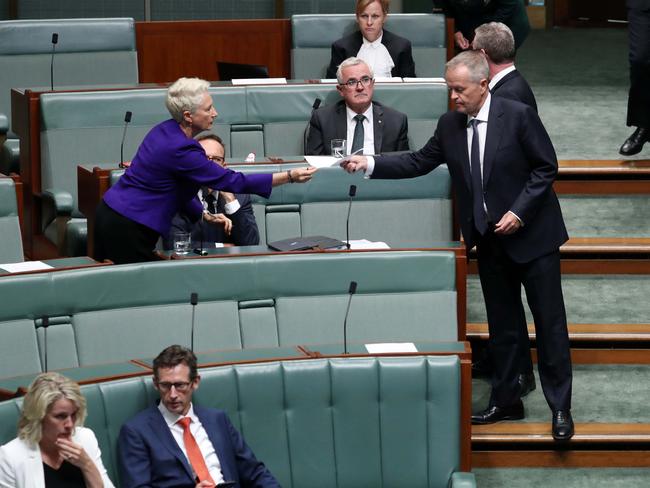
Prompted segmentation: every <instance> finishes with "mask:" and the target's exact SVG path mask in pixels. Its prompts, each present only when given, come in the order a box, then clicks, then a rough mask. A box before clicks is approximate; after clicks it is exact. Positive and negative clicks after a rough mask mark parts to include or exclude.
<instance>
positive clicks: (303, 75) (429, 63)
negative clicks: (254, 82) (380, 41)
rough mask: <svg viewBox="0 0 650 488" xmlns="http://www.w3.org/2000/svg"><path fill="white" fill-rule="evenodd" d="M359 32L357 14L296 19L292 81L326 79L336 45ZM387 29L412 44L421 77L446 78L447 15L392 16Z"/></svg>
mask: <svg viewBox="0 0 650 488" xmlns="http://www.w3.org/2000/svg"><path fill="white" fill-rule="evenodd" d="M352 9H353V6H350V10H352ZM357 29H358V27H357V23H356V18H355V16H354V14H320V15H319V14H316V15H314V14H306V15H292V16H291V77H292V78H295V79H302V80H306V79H312V78H316V79H318V78H324V77H325V72H326V70H327V67H328V66H329V63H330V59H331V47H332V43H333V42H334V41H337V40H338V39H340V38H341V37H343V36H347V35H349V34H351V33H352V32H354V31H355V30H357ZM386 29H387V30H389V31H390V32H392V33H393V34H397V35H398V36H402V37H405V38H406V39H408V40H409V41H411V45H412V48H413V60H414V61H415V74H416V75H417V76H420V77H440V76H443V74H444V71H445V63H446V61H447V47H446V46H447V44H446V28H445V17H444V15H442V14H390V15H389V16H388V19H387V20H386Z"/></svg>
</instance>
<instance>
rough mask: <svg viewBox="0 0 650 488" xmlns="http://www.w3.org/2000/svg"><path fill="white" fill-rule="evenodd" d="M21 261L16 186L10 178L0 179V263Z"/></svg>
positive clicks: (21, 247)
mask: <svg viewBox="0 0 650 488" xmlns="http://www.w3.org/2000/svg"><path fill="white" fill-rule="evenodd" d="M23 260H24V256H23V241H22V237H21V234H20V221H19V219H18V204H17V202H16V185H15V184H14V181H13V180H12V179H11V178H4V177H0V263H18V262H21V261H23Z"/></svg>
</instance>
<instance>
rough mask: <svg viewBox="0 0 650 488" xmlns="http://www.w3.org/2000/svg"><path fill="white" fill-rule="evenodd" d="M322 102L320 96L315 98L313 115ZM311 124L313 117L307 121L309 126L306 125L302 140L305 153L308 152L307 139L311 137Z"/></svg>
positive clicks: (312, 109) (312, 107)
mask: <svg viewBox="0 0 650 488" xmlns="http://www.w3.org/2000/svg"><path fill="white" fill-rule="evenodd" d="M320 104H321V99H320V98H317V99H316V100H314V103H313V104H312V106H311V112H312V115H313V113H314V110H316V109H317V108H318V107H320ZM310 126H311V117H310V118H309V120H308V121H307V127H305V133H304V135H303V141H302V143H303V146H302V147H303V152H304V153H307V139H309V128H310Z"/></svg>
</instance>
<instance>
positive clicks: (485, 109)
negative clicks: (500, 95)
mask: <svg viewBox="0 0 650 488" xmlns="http://www.w3.org/2000/svg"><path fill="white" fill-rule="evenodd" d="M491 102H492V95H491V94H490V92H488V94H487V97H486V99H485V102H483V106H482V107H481V108H480V110H479V111H478V113H477V114H476V117H472V116H471V115H470V116H468V117H467V125H468V126H469V123H470V122H471V121H472V120H474V119H478V120H480V121H481V122H487V121H488V115H489V114H490V103H491Z"/></svg>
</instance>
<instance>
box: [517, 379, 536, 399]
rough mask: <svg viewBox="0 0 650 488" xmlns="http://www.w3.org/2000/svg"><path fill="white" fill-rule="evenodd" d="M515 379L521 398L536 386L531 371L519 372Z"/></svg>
mask: <svg viewBox="0 0 650 488" xmlns="http://www.w3.org/2000/svg"><path fill="white" fill-rule="evenodd" d="M517 381H518V382H519V391H520V392H521V393H520V396H521V397H522V398H523V397H525V396H526V395H528V394H529V393H530V392H531V391H533V390H535V389H536V388H537V383H535V375H534V374H533V373H521V374H520V375H519V378H518V379H517Z"/></svg>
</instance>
